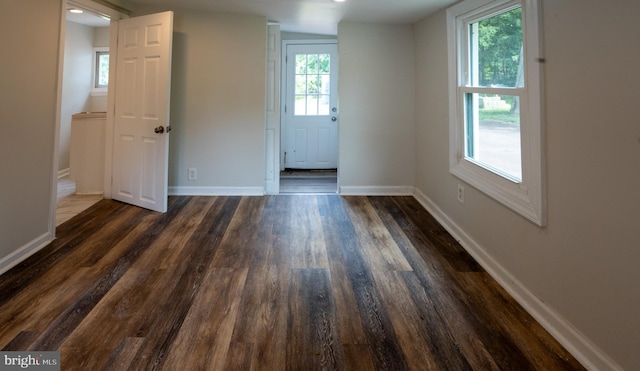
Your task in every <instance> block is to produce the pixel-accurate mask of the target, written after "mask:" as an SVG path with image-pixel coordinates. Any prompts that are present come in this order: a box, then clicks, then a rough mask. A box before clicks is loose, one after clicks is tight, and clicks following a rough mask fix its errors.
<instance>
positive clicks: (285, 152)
mask: <svg viewBox="0 0 640 371" xmlns="http://www.w3.org/2000/svg"><path fill="white" fill-rule="evenodd" d="M284 163H285V164H286V163H287V151H284Z"/></svg>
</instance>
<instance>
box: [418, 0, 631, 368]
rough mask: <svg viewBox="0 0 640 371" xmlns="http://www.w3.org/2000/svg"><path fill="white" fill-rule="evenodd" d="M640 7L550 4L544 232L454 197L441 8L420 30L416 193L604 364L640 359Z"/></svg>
mask: <svg viewBox="0 0 640 371" xmlns="http://www.w3.org/2000/svg"><path fill="white" fill-rule="evenodd" d="M638 13H640V3H638V2H632V1H612V2H602V1H598V0H565V1H545V2H544V10H543V19H544V25H543V29H544V50H545V52H546V54H545V58H546V64H545V76H546V78H545V85H546V87H545V98H544V104H545V106H546V111H545V118H546V131H547V133H546V137H545V139H546V154H547V164H546V169H547V191H548V226H547V227H546V228H542V229H541V228H537V227H536V226H535V225H533V224H532V223H530V222H528V221H527V220H525V219H523V218H522V217H520V216H518V215H516V214H515V213H513V212H511V211H509V210H508V209H507V208H505V207H504V206H502V205H501V204H499V203H497V202H495V201H493V200H492V199H491V198H488V197H487V196H485V195H484V194H482V193H480V192H478V191H476V190H474V189H473V188H472V187H471V186H468V185H467V186H466V188H465V189H466V195H465V203H464V205H462V204H460V203H458V201H457V199H456V184H457V183H461V182H460V181H459V180H457V179H456V178H455V177H453V176H452V175H450V174H449V171H448V151H449V148H448V143H449V141H448V138H449V134H448V121H447V120H448V114H447V110H448V102H447V89H448V87H447V45H446V20H445V13H444V12H439V13H438V14H437V15H435V16H432V17H430V18H428V19H426V20H424V21H422V22H420V23H419V24H417V25H416V26H415V35H416V43H415V45H416V56H417V69H416V71H417V76H416V77H417V78H416V81H417V86H416V100H417V102H419V104H417V111H416V112H417V123H418V124H417V125H418V127H417V131H416V132H417V136H416V138H417V141H418V147H417V158H418V160H417V161H418V163H417V167H416V174H417V179H416V186H417V189H418V190H419V192H421V193H422V194H423V195H425V196H426V197H427V198H428V200H430V201H431V202H432V203H433V204H434V205H435V206H436V207H437V208H439V209H440V211H441V212H442V213H443V214H444V216H445V217H448V218H450V221H451V224H452V225H453V226H454V228H457V229H458V230H459V231H463V232H464V233H466V236H467V238H468V241H467V242H469V241H471V242H473V243H474V244H477V245H476V247H479V248H480V249H481V250H484V252H486V253H487V254H488V256H490V257H491V258H493V259H494V260H495V263H497V264H498V265H500V266H501V267H502V268H504V269H505V270H506V272H508V273H510V274H511V275H513V277H514V278H515V280H516V281H518V282H519V283H521V284H522V285H523V287H524V289H525V290H528V291H529V293H530V294H532V295H533V298H535V297H537V298H539V299H540V301H541V303H543V306H544V305H546V306H547V309H550V311H549V312H548V313H546V314H547V315H553V314H554V313H555V314H557V315H558V317H556V318H555V320H559V321H560V324H562V323H564V324H567V325H568V327H567V328H564V329H561V333H560V335H561V336H567V338H569V339H573V340H576V339H578V340H580V339H582V340H584V339H586V342H584V343H579V344H576V349H574V351H576V350H577V351H579V352H583V353H584V354H585V355H586V356H587V357H590V358H591V361H593V363H592V364H593V365H595V366H597V367H602V368H603V369H606V368H609V367H616V366H615V363H617V364H618V365H619V366H621V367H623V368H624V369H627V370H632V369H637V368H638V365H640V352H638V349H637V348H638V344H639V342H640V320H639V319H638V313H640V294H639V291H638V287H639V284H640V269H638V262H640V208H639V207H640V193H639V192H638V191H637V190H639V189H640V124H639V121H638V109H637V106H638V103H637V100H638V98H640V78H639V77H638V76H640V75H639V74H638V66H640V48H639V47H638V35H640V26H639V24H638V22H637V19H636V18H637V14H638ZM516 286H517V285H516ZM553 320H554V319H553V318H552V319H551V321H552V322H553ZM563 320H566V322H562V321H563ZM571 327H574V328H575V330H576V331H577V332H576V333H573V334H572V333H571ZM581 335H583V336H584V337H581ZM576 336H577V338H576ZM590 343H592V344H593V345H595V347H596V348H590V345H591V344H590ZM599 352H602V353H599ZM598 356H601V358H598ZM611 360H613V362H609V361H611ZM608 362H609V363H608Z"/></svg>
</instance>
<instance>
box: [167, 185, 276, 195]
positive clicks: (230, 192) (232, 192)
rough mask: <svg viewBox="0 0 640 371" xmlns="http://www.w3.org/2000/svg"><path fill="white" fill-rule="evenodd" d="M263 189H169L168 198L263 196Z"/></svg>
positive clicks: (179, 187)
mask: <svg viewBox="0 0 640 371" xmlns="http://www.w3.org/2000/svg"><path fill="white" fill-rule="evenodd" d="M264 194H265V191H264V187H188V186H182V187H181V186H178V187H169V196H263V195H264Z"/></svg>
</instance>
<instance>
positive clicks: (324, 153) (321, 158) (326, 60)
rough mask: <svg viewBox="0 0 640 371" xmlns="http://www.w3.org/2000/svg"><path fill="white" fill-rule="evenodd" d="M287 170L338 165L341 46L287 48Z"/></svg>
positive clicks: (285, 159) (330, 167)
mask: <svg viewBox="0 0 640 371" xmlns="http://www.w3.org/2000/svg"><path fill="white" fill-rule="evenodd" d="M286 53H287V54H286V56H287V58H286V93H285V102H286V103H285V133H286V134H285V142H286V143H285V145H284V146H283V148H284V150H283V151H284V153H283V156H284V167H285V168H291V169H335V168H337V165H338V107H337V102H338V83H337V82H338V47H337V45H336V44H304V45H287V51H286Z"/></svg>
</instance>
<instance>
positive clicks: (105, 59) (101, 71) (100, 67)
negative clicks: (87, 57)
mask: <svg viewBox="0 0 640 371" xmlns="http://www.w3.org/2000/svg"><path fill="white" fill-rule="evenodd" d="M108 87H109V48H94V53H93V84H92V90H93V91H94V92H106V90H107V88H108Z"/></svg>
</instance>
